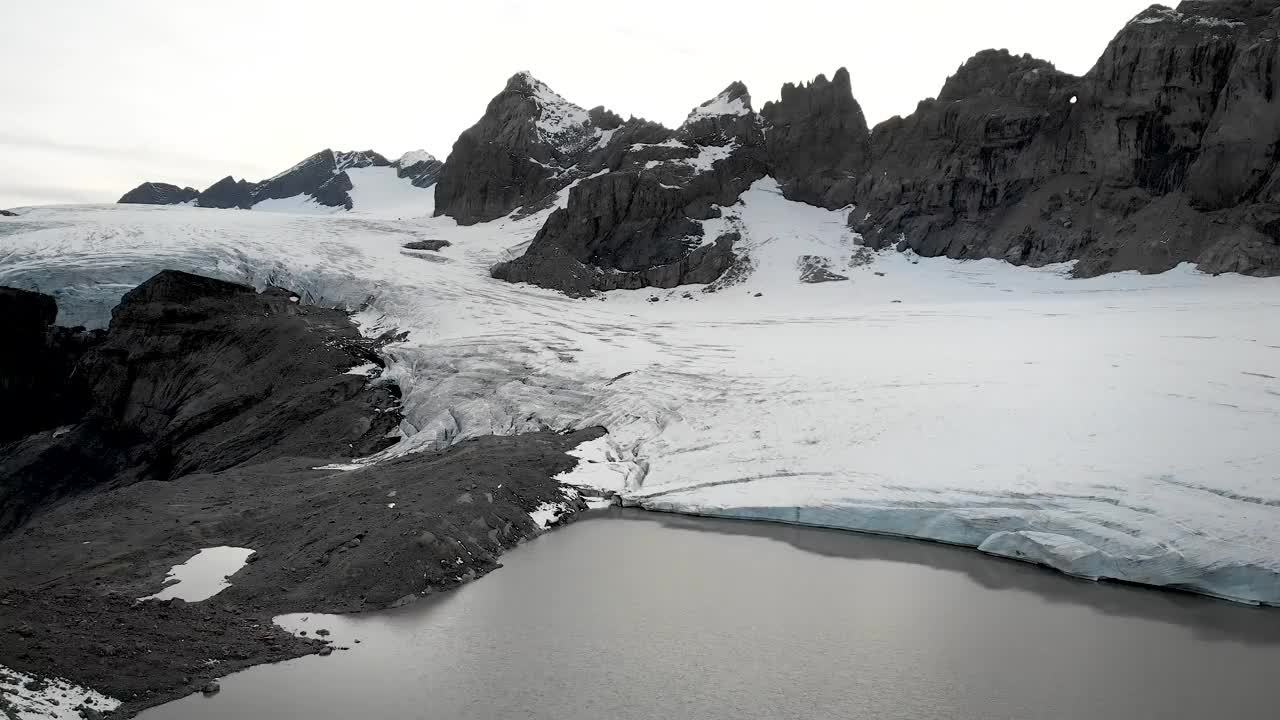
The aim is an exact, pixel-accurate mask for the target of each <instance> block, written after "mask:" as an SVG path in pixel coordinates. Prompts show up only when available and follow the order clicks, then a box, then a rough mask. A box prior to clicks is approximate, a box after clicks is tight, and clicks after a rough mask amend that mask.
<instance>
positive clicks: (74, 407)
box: [0, 287, 102, 447]
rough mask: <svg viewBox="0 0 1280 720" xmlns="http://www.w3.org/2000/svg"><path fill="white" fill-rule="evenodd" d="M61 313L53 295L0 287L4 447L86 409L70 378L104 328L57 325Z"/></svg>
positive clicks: (0, 397) (0, 395)
mask: <svg viewBox="0 0 1280 720" xmlns="http://www.w3.org/2000/svg"><path fill="white" fill-rule="evenodd" d="M57 315H58V306H57V303H56V302H55V301H54V299H53V298H52V297H50V296H48V295H44V294H41V293H36V292H31V291H28V290H18V289H16V288H9V287H0V337H3V338H4V341H3V343H0V407H3V408H5V412H3V413H0V447H3V446H4V445H5V443H8V442H11V441H13V440H16V439H18V438H21V437H24V436H26V435H29V434H31V433H33V432H37V431H41V430H51V429H53V428H54V427H55V426H57V425H59V424H61V423H63V422H66V421H69V420H71V419H73V418H75V417H76V416H77V415H78V413H79V412H82V411H83V410H84V407H83V404H84V402H83V400H84V399H83V396H82V394H81V393H78V392H74V391H73V389H72V387H71V384H70V383H69V382H68V381H67V380H68V378H69V376H70V375H71V371H72V369H73V368H74V367H75V365H76V362H77V361H78V360H79V359H80V357H81V356H82V355H84V353H85V352H86V351H87V350H88V349H89V348H90V347H92V346H93V345H95V344H96V343H97V342H99V341H100V340H101V339H102V333H100V332H88V331H85V329H84V328H64V327H58V326H55V325H54V324H53V323H54V320H55V319H56V318H57Z"/></svg>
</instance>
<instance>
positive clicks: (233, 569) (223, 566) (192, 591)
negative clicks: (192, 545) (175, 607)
mask: <svg viewBox="0 0 1280 720" xmlns="http://www.w3.org/2000/svg"><path fill="white" fill-rule="evenodd" d="M253 552H254V551H253V550H250V549H249V548H238V547H226V546H222V547H211V548H205V549H204V550H201V551H200V552H198V553H196V554H195V555H194V556H193V557H192V558H191V559H190V560H188V561H186V562H184V563H182V564H181V565H174V566H173V569H172V570H170V571H169V574H168V575H167V576H166V577H165V583H166V584H165V586H164V589H163V590H161V591H160V592H158V593H156V594H154V595H148V596H146V597H144V598H138V599H139V600H169V599H171V598H177V599H179V600H186V601H187V602H200V601H201V600H208V599H209V598H211V597H213V596H214V595H217V594H218V593H220V592H222V591H223V590H226V589H227V588H229V587H231V583H229V582H227V579H228V578H230V577H231V576H232V575H235V574H236V573H237V572H239V570H240V568H242V567H244V565H245V563H246V562H248V560H249V556H250V555H252V554H253Z"/></svg>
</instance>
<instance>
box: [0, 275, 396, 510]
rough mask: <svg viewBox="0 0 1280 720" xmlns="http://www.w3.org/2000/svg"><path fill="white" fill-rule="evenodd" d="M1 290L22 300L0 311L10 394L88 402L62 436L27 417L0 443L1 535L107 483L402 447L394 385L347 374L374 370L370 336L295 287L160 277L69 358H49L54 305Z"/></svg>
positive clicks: (71, 416) (67, 417) (79, 404)
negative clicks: (15, 435) (309, 301)
mask: <svg viewBox="0 0 1280 720" xmlns="http://www.w3.org/2000/svg"><path fill="white" fill-rule="evenodd" d="M33 295H34V296H35V299H32V298H31V297H30V296H33ZM0 298H8V299H6V300H3V302H4V303H5V304H6V307H7V306H8V305H10V304H15V303H16V304H18V305H20V306H21V307H16V308H14V309H15V312H14V313H6V314H5V315H6V322H9V323H12V324H14V327H12V328H6V330H9V331H10V332H11V334H12V336H13V337H14V338H15V339H18V341H17V342H14V343H6V354H5V357H4V360H3V362H4V363H5V364H6V366H5V368H4V369H5V375H4V376H5V378H7V380H6V382H5V386H4V392H5V393H6V399H8V397H10V396H12V397H14V398H17V397H18V396H21V397H23V398H26V399H28V400H29V401H30V404H34V405H38V404H39V403H40V402H42V401H43V399H44V398H48V397H57V396H58V393H61V394H62V395H63V396H66V397H68V398H72V399H74V400H75V402H74V403H73V405H74V408H75V409H77V410H79V412H77V413H67V412H64V413H63V414H62V417H60V418H57V422H59V423H66V424H68V426H67V427H62V428H59V429H58V430H57V431H52V432H34V431H35V430H41V429H43V428H41V427H40V426H39V425H32V424H30V423H28V424H27V425H26V426H24V427H21V428H19V429H20V430H21V431H22V434H24V435H25V437H22V438H21V439H18V440H15V441H13V442H11V443H10V444H9V445H8V446H6V447H4V449H3V452H0V533H2V532H4V531H5V530H8V529H11V528H13V527H14V526H16V525H18V524H20V523H22V522H23V521H24V520H25V519H26V518H27V517H29V516H30V515H31V513H33V512H35V511H37V510H38V509H40V508H41V507H44V506H45V505H47V504H49V503H51V502H54V501H56V500H58V499H60V498H63V497H66V496H68V495H74V494H77V493H79V492H83V491H85V490H89V489H92V488H94V487H97V486H99V485H102V484H104V483H110V484H112V485H122V484H129V483H132V482H136V481H139V480H146V479H156V480H168V479H173V478H175V477H178V476H180V475H185V474H189V473H192V472H202V471H204V472H212V471H218V470H222V469H226V468H229V467H233V466H236V465H238V464H240V463H243V462H246V461H250V460H253V461H255V462H262V461H266V460H269V459H271V458H273V457H280V456H284V455H295V456H317V457H325V456H332V455H334V454H335V453H341V454H345V455H347V456H352V455H362V454H368V453H372V452H375V451H377V450H379V449H381V448H383V447H385V446H387V445H388V444H390V443H393V442H395V440H394V439H393V438H390V437H388V434H389V433H390V432H391V431H393V430H394V429H395V428H396V426H397V423H398V422H399V415H398V413H397V412H396V411H395V410H394V408H395V407H396V406H397V404H398V390H397V389H396V388H395V386H394V385H390V384H387V383H381V382H371V381H370V380H369V377H368V376H367V375H365V374H354V375H353V374H347V371H348V370H350V369H351V368H352V367H353V366H359V365H370V366H378V365H380V364H381V361H380V360H379V359H378V356H377V355H376V353H375V352H374V346H375V343H373V342H372V341H369V340H366V339H364V338H362V337H361V336H360V334H359V332H358V331H357V330H356V328H355V326H354V325H353V324H352V323H351V322H350V321H349V319H348V318H347V316H346V315H345V314H344V313H342V312H341V311H338V310H331V309H325V308H318V307H311V306H306V305H303V304H301V303H300V302H299V297H298V296H297V295H295V294H292V293H290V292H288V291H285V290H280V289H272V290H268V291H266V292H263V293H256V292H254V291H253V289H252V288H250V287H246V286H242V285H237V284H234V283H228V282H224V281H221V280H212V279H209V278H204V277H200V276H196V275H189V274H186V273H180V272H175V271H165V272H162V273H160V274H159V275H156V276H155V277H153V278H152V279H151V280H148V281H147V282H145V283H143V284H142V285H140V286H138V287H137V288H136V289H134V290H132V291H130V292H129V293H128V294H126V295H125V297H124V298H123V300H122V301H121V302H120V305H119V306H118V307H117V308H116V309H115V310H114V311H113V313H112V320H111V326H110V329H109V330H108V332H107V333H106V337H105V338H102V339H100V341H99V342H96V344H93V343H89V342H87V341H84V342H82V343H81V345H80V346H79V348H80V349H81V352H79V353H76V354H75V357H74V358H72V359H73V360H74V361H73V362H70V361H65V360H64V361H61V362H57V363H46V364H45V365H44V366H40V367H37V366H34V361H35V359H37V358H40V357H47V356H48V352H46V354H45V355H44V356H41V355H39V354H38V351H39V350H40V348H41V346H40V344H39V343H40V339H41V338H40V336H41V335H44V336H45V337H47V336H48V325H49V322H51V320H52V313H53V312H54V306H53V304H52V299H51V298H47V297H45V296H38V295H36V294H34V293H22V292H21V291H9V290H6V291H5V293H4V294H3V295H0ZM10 301H13V302H10ZM65 344H66V343H64V345H65ZM44 347H46V348H47V347H48V344H47V341H46V345H45V346H44ZM10 348H12V349H13V350H9V349H10ZM66 354H67V353H65V352H64V355H66ZM55 389H56V390H55ZM24 393H25V394H24ZM60 404H61V403H60ZM6 407H9V405H8V404H6ZM43 425H44V426H45V427H48V426H50V422H48V421H46V422H44V423H43ZM32 432H34V434H31V433H32Z"/></svg>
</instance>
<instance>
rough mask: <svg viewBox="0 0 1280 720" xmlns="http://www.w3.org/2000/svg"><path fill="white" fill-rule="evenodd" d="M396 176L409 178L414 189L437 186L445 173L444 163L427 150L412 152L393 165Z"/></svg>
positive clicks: (402, 156)
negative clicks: (441, 175)
mask: <svg viewBox="0 0 1280 720" xmlns="http://www.w3.org/2000/svg"><path fill="white" fill-rule="evenodd" d="M392 167H394V168H395V169H396V176H397V177H402V178H408V179H409V181H410V183H411V184H412V185H413V186H414V187H420V188H428V187H431V186H432V185H435V184H436V182H437V181H438V180H439V179H440V174H441V173H442V172H444V163H442V162H440V161H439V160H437V159H436V158H435V156H434V155H432V154H431V153H429V152H427V151H426V150H411V151H409V152H407V153H405V154H404V155H401V156H400V159H399V160H397V161H395V162H394V163H392Z"/></svg>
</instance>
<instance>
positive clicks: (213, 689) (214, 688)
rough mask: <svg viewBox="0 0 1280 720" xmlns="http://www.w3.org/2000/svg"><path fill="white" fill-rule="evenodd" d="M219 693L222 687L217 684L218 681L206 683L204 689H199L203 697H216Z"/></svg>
mask: <svg viewBox="0 0 1280 720" xmlns="http://www.w3.org/2000/svg"><path fill="white" fill-rule="evenodd" d="M221 691H222V685H220V684H218V681H216V680H213V681H210V682H207V683H205V685H204V687H202V688H200V692H201V694H203V695H205V696H209V695H217V694H218V693H219V692H221Z"/></svg>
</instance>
